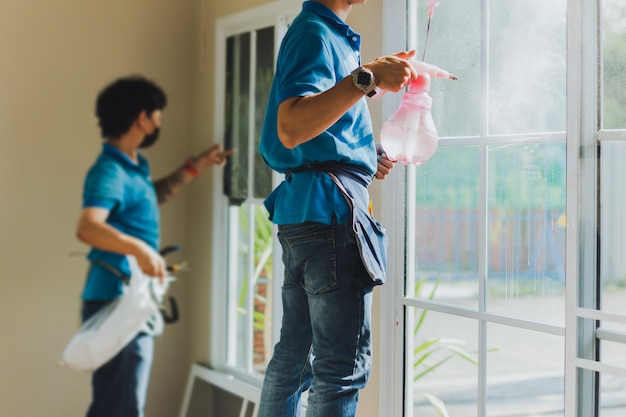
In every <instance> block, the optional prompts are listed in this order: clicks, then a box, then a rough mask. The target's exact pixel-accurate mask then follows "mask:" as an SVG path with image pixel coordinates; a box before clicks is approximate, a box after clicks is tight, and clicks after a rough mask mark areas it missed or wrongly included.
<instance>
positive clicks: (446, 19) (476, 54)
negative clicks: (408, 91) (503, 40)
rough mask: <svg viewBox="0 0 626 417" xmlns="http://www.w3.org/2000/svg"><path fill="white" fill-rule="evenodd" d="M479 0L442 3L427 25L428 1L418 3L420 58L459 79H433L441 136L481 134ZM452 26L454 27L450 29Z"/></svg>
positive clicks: (433, 91)
mask: <svg viewBox="0 0 626 417" xmlns="http://www.w3.org/2000/svg"><path fill="white" fill-rule="evenodd" d="M480 4H481V1H480V0H446V1H442V2H439V6H438V7H437V8H436V9H435V13H434V15H433V18H432V20H431V25H430V34H429V35H428V43H427V44H426V29H427V26H428V8H427V2H425V1H419V2H418V21H417V23H418V28H417V32H418V33H417V35H418V43H417V45H418V46H417V58H418V59H419V60H422V56H423V53H424V46H425V44H426V51H425V52H426V55H425V61H426V62H429V63H431V64H434V65H437V66H438V67H440V68H443V69H445V70H447V71H448V72H451V73H452V74H454V75H456V76H457V77H459V79H458V80H457V81H450V80H433V82H432V84H431V87H430V94H431V96H432V97H433V110H432V112H433V119H434V121H435V124H436V125H437V130H438V133H439V136H441V137H456V136H478V135H479V134H480V119H481V116H480V114H481V113H480V102H481V93H480V92H481V86H480V59H481V54H480V19H481V16H480ZM450 28H454V29H453V30H450Z"/></svg>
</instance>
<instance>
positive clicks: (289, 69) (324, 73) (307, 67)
mask: <svg viewBox="0 0 626 417" xmlns="http://www.w3.org/2000/svg"><path fill="white" fill-rule="evenodd" d="M318 26H320V25H308V26H307V27H308V30H307V31H305V32H303V33H299V34H298V33H294V34H293V36H290V37H289V38H288V39H286V41H285V43H284V44H283V51H282V52H281V55H279V56H280V57H281V63H280V65H279V67H280V69H281V74H280V78H279V79H278V85H277V87H278V90H277V98H278V102H279V103H280V102H282V101H284V100H285V99H288V98H290V97H304V96H307V95H311V94H317V93H320V92H323V91H326V90H328V89H330V88H331V87H333V86H334V85H335V84H336V83H337V80H336V79H335V78H336V77H335V71H334V69H333V66H332V62H333V58H332V55H331V53H330V49H329V45H328V43H327V42H326V41H325V39H324V33H323V29H324V28H323V27H321V26H320V27H319V28H318Z"/></svg>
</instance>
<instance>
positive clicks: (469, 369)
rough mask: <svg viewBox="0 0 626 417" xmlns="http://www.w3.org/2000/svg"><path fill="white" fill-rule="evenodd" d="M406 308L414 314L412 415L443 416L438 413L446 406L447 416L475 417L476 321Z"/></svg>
mask: <svg viewBox="0 0 626 417" xmlns="http://www.w3.org/2000/svg"><path fill="white" fill-rule="evenodd" d="M409 311H410V313H413V314H415V327H414V329H413V334H414V346H413V348H414V349H413V351H414V355H413V364H414V365H413V398H414V408H413V414H412V415H413V416H414V417H439V416H441V415H445V414H440V413H439V411H441V410H440V408H441V407H445V409H446V410H447V412H448V413H449V415H450V416H454V417H476V414H477V392H478V360H477V357H478V356H477V346H478V342H477V334H478V326H477V323H476V321H474V320H471V319H466V318H462V317H456V316H453V315H448V314H441V313H436V312H433V311H425V310H421V309H410V310H409ZM420 319H421V320H420ZM434 398H436V399H438V400H440V401H441V402H442V405H439V406H438V405H437V404H438V403H437V401H436V400H435V399H434ZM409 415H411V414H409Z"/></svg>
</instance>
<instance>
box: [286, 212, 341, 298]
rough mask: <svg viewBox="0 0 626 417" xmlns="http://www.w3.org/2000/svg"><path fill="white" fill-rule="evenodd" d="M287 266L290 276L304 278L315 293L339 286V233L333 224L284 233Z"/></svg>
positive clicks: (307, 288)
mask: <svg viewBox="0 0 626 417" xmlns="http://www.w3.org/2000/svg"><path fill="white" fill-rule="evenodd" d="M280 240H281V243H282V246H283V256H284V259H283V260H284V262H285V267H286V268H287V269H288V271H287V273H288V276H289V277H290V279H297V280H299V281H301V285H302V286H303V287H304V289H305V291H306V292H307V293H309V294H311V295H315V294H323V293H325V292H328V291H330V290H332V289H333V288H335V287H336V286H337V267H336V264H337V263H336V251H335V232H334V230H333V228H332V227H331V226H328V225H322V224H320V225H318V226H317V227H311V226H305V227H302V228H301V229H299V230H297V231H296V230H290V231H289V232H285V233H281V236H280Z"/></svg>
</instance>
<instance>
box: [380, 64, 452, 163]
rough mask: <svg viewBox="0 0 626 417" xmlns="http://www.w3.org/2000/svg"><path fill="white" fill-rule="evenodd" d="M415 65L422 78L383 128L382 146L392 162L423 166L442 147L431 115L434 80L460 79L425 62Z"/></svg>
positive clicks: (414, 82) (413, 86) (407, 93)
mask: <svg viewBox="0 0 626 417" xmlns="http://www.w3.org/2000/svg"><path fill="white" fill-rule="evenodd" d="M411 64H412V65H413V67H414V68H415V70H416V71H417V73H418V74H419V77H418V78H417V79H415V80H413V81H412V82H411V84H410V85H409V89H408V91H406V92H405V93H404V95H403V96H402V102H401V103H400V107H399V108H398V110H397V111H396V112H395V113H394V114H393V116H391V117H390V118H389V119H387V121H386V122H385V123H384V124H383V127H382V129H381V131H380V144H381V145H382V147H383V149H384V150H385V153H386V154H387V156H388V157H389V159H390V160H392V161H398V162H401V163H403V164H405V165H422V164H423V163H424V162H426V160H428V158H430V157H431V156H432V155H433V154H434V153H435V151H436V150H437V147H438V145H439V137H438V136H437V127H436V126H435V122H434V121H433V116H432V112H431V110H432V105H433V99H432V98H431V96H430V94H429V91H430V81H431V79H432V78H448V79H452V80H456V79H457V77H456V76H454V75H452V74H450V73H449V72H447V71H444V70H442V69H440V68H438V67H436V66H434V65H431V64H427V63H425V62H422V61H411Z"/></svg>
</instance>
